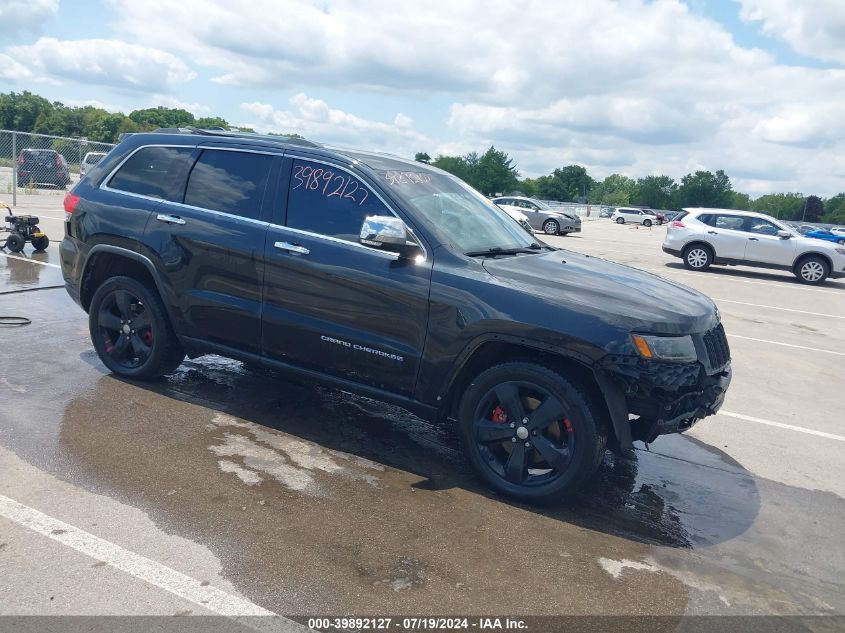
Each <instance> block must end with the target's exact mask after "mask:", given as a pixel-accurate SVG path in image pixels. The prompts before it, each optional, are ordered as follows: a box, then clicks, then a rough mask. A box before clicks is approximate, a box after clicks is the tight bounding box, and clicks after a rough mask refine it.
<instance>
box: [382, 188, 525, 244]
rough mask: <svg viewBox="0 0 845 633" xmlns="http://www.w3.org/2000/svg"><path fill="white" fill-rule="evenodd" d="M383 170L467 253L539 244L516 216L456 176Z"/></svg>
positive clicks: (409, 200)
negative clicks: (509, 213)
mask: <svg viewBox="0 0 845 633" xmlns="http://www.w3.org/2000/svg"><path fill="white" fill-rule="evenodd" d="M379 174H380V175H381V177H382V178H383V179H384V182H385V183H386V186H387V187H388V188H389V189H390V190H392V191H394V192H396V194H397V195H398V196H399V197H400V198H402V199H403V200H404V201H405V202H407V203H408V204H409V205H410V206H411V207H413V208H414V209H415V210H416V211H417V212H418V213H420V214H421V215H422V216H423V217H424V218H425V219H426V220H428V223H429V225H430V226H431V227H432V228H433V229H434V230H436V231H437V232H438V233H439V234H440V235H441V236H442V237H443V238H444V240H446V241H450V242H452V243H453V244H455V245H456V246H457V247H458V248H459V249H460V250H461V251H463V252H464V253H472V252H480V251H489V250H499V249H500V250H503V251H508V250H515V249H525V248H530V247H531V246H532V244H535V240H534V239H533V238H532V236H531V235H529V234H528V233H527V232H526V231H525V229H524V228H522V227H521V226H520V225H519V223H518V222H517V221H516V220H514V219H513V218H512V217H510V216H509V215H508V214H507V213H505V212H504V211H503V210H502V209H500V208H499V207H498V206H496V205H495V204H494V203H492V202H491V201H490V200H488V199H487V198H485V197H484V196H482V195H481V194H480V193H478V192H477V191H476V190H475V189H472V188H471V187H469V186H468V185H466V184H464V183H463V182H462V181H461V180H459V179H457V178H455V177H453V176H447V175H442V174H436V173H432V172H429V171H422V172H414V171H382V172H379Z"/></svg>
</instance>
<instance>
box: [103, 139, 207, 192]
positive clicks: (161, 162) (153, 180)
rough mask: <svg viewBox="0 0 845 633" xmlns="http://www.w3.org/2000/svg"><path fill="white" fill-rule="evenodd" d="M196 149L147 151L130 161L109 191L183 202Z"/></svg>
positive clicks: (149, 148)
mask: <svg viewBox="0 0 845 633" xmlns="http://www.w3.org/2000/svg"><path fill="white" fill-rule="evenodd" d="M193 151H194V148H193V147H144V148H141V149H139V150H138V151H137V152H135V153H134V154H132V156H131V157H130V158H129V160H127V161H126V162H125V163H123V165H122V166H121V168H120V169H119V170H118V171H117V173H116V174H115V175H114V176H112V178H111V180H110V181H109V185H108V186H109V187H111V188H112V189H118V190H120V191H126V192H128V193H137V194H140V195H144V196H150V197H152V198H162V199H164V200H170V201H171V202H181V201H182V190H183V188H184V185H185V171H186V169H187V168H188V162H189V159H190V158H191V154H192V153H193Z"/></svg>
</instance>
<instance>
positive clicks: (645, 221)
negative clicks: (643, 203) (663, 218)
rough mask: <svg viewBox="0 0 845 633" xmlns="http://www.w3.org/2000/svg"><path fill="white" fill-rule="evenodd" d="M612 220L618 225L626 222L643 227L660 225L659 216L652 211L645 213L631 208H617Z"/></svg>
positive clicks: (611, 217)
mask: <svg viewBox="0 0 845 633" xmlns="http://www.w3.org/2000/svg"><path fill="white" fill-rule="evenodd" d="M610 219H611V220H613V221H614V222H616V224H625V223H626V222H630V223H632V224H642V225H643V226H651V225H652V224H659V222H658V221H657V216H656V215H654V213H652V212H651V211H643V210H642V209H634V208H631V207H616V209H615V210H614V211H613V215H611V216H610Z"/></svg>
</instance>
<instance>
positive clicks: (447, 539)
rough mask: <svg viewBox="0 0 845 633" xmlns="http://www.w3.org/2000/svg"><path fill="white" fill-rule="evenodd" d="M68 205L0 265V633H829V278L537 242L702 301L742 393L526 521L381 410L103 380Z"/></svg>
mask: <svg viewBox="0 0 845 633" xmlns="http://www.w3.org/2000/svg"><path fill="white" fill-rule="evenodd" d="M61 199H62V197H61V194H60V193H58V192H48V191H39V192H38V194H37V195H21V194H19V196H18V203H19V206H18V209H16V211H17V212H18V213H35V214H37V215H39V216H41V217H42V218H43V221H42V224H41V226H42V228H43V229H44V230H45V231H46V233H47V234H48V236H49V237H50V238H51V240H53V244H52V245H51V246H50V248H49V249H48V250H47V251H46V252H45V253H43V254H36V255H32V253H31V249H30V248H29V247H27V248H26V250H25V251H24V253H23V254H22V255H19V256H18V255H10V254H7V253H5V252H3V251H0V292H4V293H9V292H12V293H11V294H2V295H0V314H3V315H16V316H24V317H27V318H29V319H31V320H32V324H31V325H29V326H26V327H22V328H14V329H12V328H4V329H3V330H2V331H3V334H4V341H3V345H4V353H3V355H2V359H0V394H2V400H1V401H0V402H2V408H0V420H2V423H0V567H2V569H3V573H2V574H0V596H1V597H2V598H0V614H41V615H43V614H85V615H93V614H111V615H123V614H154V615H174V614H188V613H192V614H223V615H238V614H263V613H276V614H280V615H283V616H287V617H292V616H309V615H321V616H322V615H329V614H331V615H343V614H359V615H378V614H393V615H395V614H414V615H427V614H441V615H450V614H455V615H457V614H460V615H473V614H475V615H482V614H484V615H486V614H497V615H558V614H575V615H583V614H601V615H622V614H654V615H683V614H694V615H701V614H732V615H759V614H769V615H827V614H839V615H841V614H845V579H843V573H842V571H843V569H845V550H843V548H842V546H841V535H842V525H843V523H844V522H845V500H843V497H845V459H843V454H845V452H843V449H845V444H843V443H844V442H845V421H844V420H845V416H843V414H842V410H843V406H842V393H841V390H842V387H843V385H845V328H843V325H845V280H839V281H828V282H826V283H825V284H824V285H823V286H820V287H809V286H805V285H801V284H799V283H798V282H797V280H796V279H795V278H794V277H793V276H792V275H791V274H788V273H781V272H771V271H761V270H755V269H750V268H743V267H730V268H728V267H721V266H716V267H713V268H712V269H711V270H710V271H708V272H705V273H695V272H690V271H687V270H686V269H685V268H684V267H683V266H682V264H681V262H680V260H678V259H675V258H672V257H670V256H668V255H666V254H664V253H663V252H662V251H661V249H660V245H661V242H662V239H663V235H664V233H665V228H664V227H653V228H651V229H647V228H642V227H639V228H638V227H633V226H630V225H625V226H619V225H615V224H613V223H611V222H610V221H609V220H596V221H585V222H584V224H583V232H582V233H581V234H578V235H572V236H568V237H560V238H547V241H548V242H549V243H550V244H553V245H555V246H560V247H562V248H568V249H572V250H576V251H579V252H583V253H587V254H590V255H594V256H596V257H602V258H606V259H610V260H613V261H617V262H621V263H623V264H627V265H630V266H634V267H637V268H641V269H643V270H646V271H649V272H652V273H654V274H656V275H660V276H662V277H664V278H667V279H670V280H673V281H677V282H678V283H681V284H685V285H689V286H692V287H694V288H696V289H698V290H701V291H702V292H704V293H706V294H707V295H709V296H710V297H712V298H713V299H714V300H715V301H716V303H717V305H718V306H719V309H720V311H721V314H722V318H723V322H724V325H725V329H726V331H727V333H728V338H729V342H730V345H731V348H732V356H733V371H734V379H733V384H732V386H731V389H730V391H729V393H728V396H727V400H726V402H725V405H724V408H723V410H722V411H721V412H720V413H719V414H718V415H716V416H715V417H711V418H707V419H705V420H703V421H702V422H700V423H699V424H698V425H697V426H695V427H694V428H693V429H692V430H691V431H689V432H688V433H686V434H685V435H683V436H670V437H663V438H660V439H658V440H657V441H656V442H655V443H654V444H653V445H651V446H650V447H648V448H647V447H645V446H643V445H642V444H638V446H637V451H636V459H635V460H632V461H624V460H618V459H615V458H614V457H613V456H611V455H610V454H608V455H607V457H606V460H605V463H604V464H603V466H602V468H601V470H600V472H599V476H598V478H597V480H596V481H595V483H594V484H593V485H592V486H591V487H590V489H589V490H587V491H586V492H585V493H584V494H582V495H580V496H578V497H577V498H575V499H571V500H568V501H566V502H564V503H561V504H560V505H557V506H554V507H543V508H537V507H531V506H525V505H521V504H517V503H513V502H511V501H509V500H507V499H504V498H500V497H497V496H495V495H492V494H491V493H489V492H487V490H486V489H485V488H484V487H483V486H481V485H480V484H479V483H478V482H477V480H476V479H475V478H474V477H473V475H472V473H471V471H470V468H469V467H468V466H467V465H466V464H465V463H464V459H463V457H462V455H461V453H460V451H459V449H458V446H457V438H456V437H455V436H454V434H453V433H452V431H451V430H450V429H449V428H444V427H438V426H433V425H431V424H429V423H426V422H422V421H420V420H418V419H416V418H414V417H413V416H412V415H410V414H408V413H407V412H405V411H403V410H401V409H398V408H395V407H391V406H388V405H385V404H380V403H376V402H372V401H370V400H366V399H363V398H358V397H355V396H352V395H350V394H346V393H343V392H339V391H333V390H330V389H325V388H322V387H316V386H313V385H309V384H306V383H293V382H289V381H285V380H282V379H280V378H279V377H277V376H274V375H273V374H272V373H271V372H266V371H263V370H259V369H254V368H249V367H246V366H243V365H242V364H241V363H239V362H236V361H230V360H225V359H222V358H218V357H203V358H199V359H196V360H192V361H186V362H185V363H184V364H183V365H182V366H181V367H180V369H179V370H178V371H177V372H176V373H175V374H174V375H173V376H171V377H170V378H168V379H167V380H165V381H163V382H160V383H152V384H140V383H132V382H127V381H122V380H118V379H116V378H114V377H112V376H111V375H109V374H108V372H107V371H106V370H105V368H104V367H103V366H102V365H101V364H100V362H99V361H98V359H97V357H96V355H95V353H94V351H93V350H92V347H91V344H90V341H89V338H88V329H87V319H86V315H85V314H84V313H83V312H82V311H81V310H80V309H79V308H78V307H77V306H76V305H75V304H74V303H73V302H72V301H71V300H70V299H69V298H68V296H67V294H66V293H65V291H64V290H63V289H62V288H61V287H58V286H61V284H62V278H61V272H60V270H59V268H58V249H57V245H58V241H59V240H60V239H61V235H62V215H63V212H62V211H61ZM13 291H24V292H13ZM538 630H539V629H538Z"/></svg>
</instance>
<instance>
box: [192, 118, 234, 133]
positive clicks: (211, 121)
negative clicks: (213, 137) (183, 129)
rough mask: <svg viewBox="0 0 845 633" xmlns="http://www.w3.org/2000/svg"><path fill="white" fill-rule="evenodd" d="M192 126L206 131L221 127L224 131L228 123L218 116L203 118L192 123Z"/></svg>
mask: <svg viewBox="0 0 845 633" xmlns="http://www.w3.org/2000/svg"><path fill="white" fill-rule="evenodd" d="M194 125H195V126H196V127H198V128H200V129H203V130H207V129H210V128H215V127H222V128H223V129H224V130H227V129H229V122H228V121H226V119H224V118H223V117H219V116H204V117H200V118H199V119H197V120H196V121H194Z"/></svg>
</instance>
